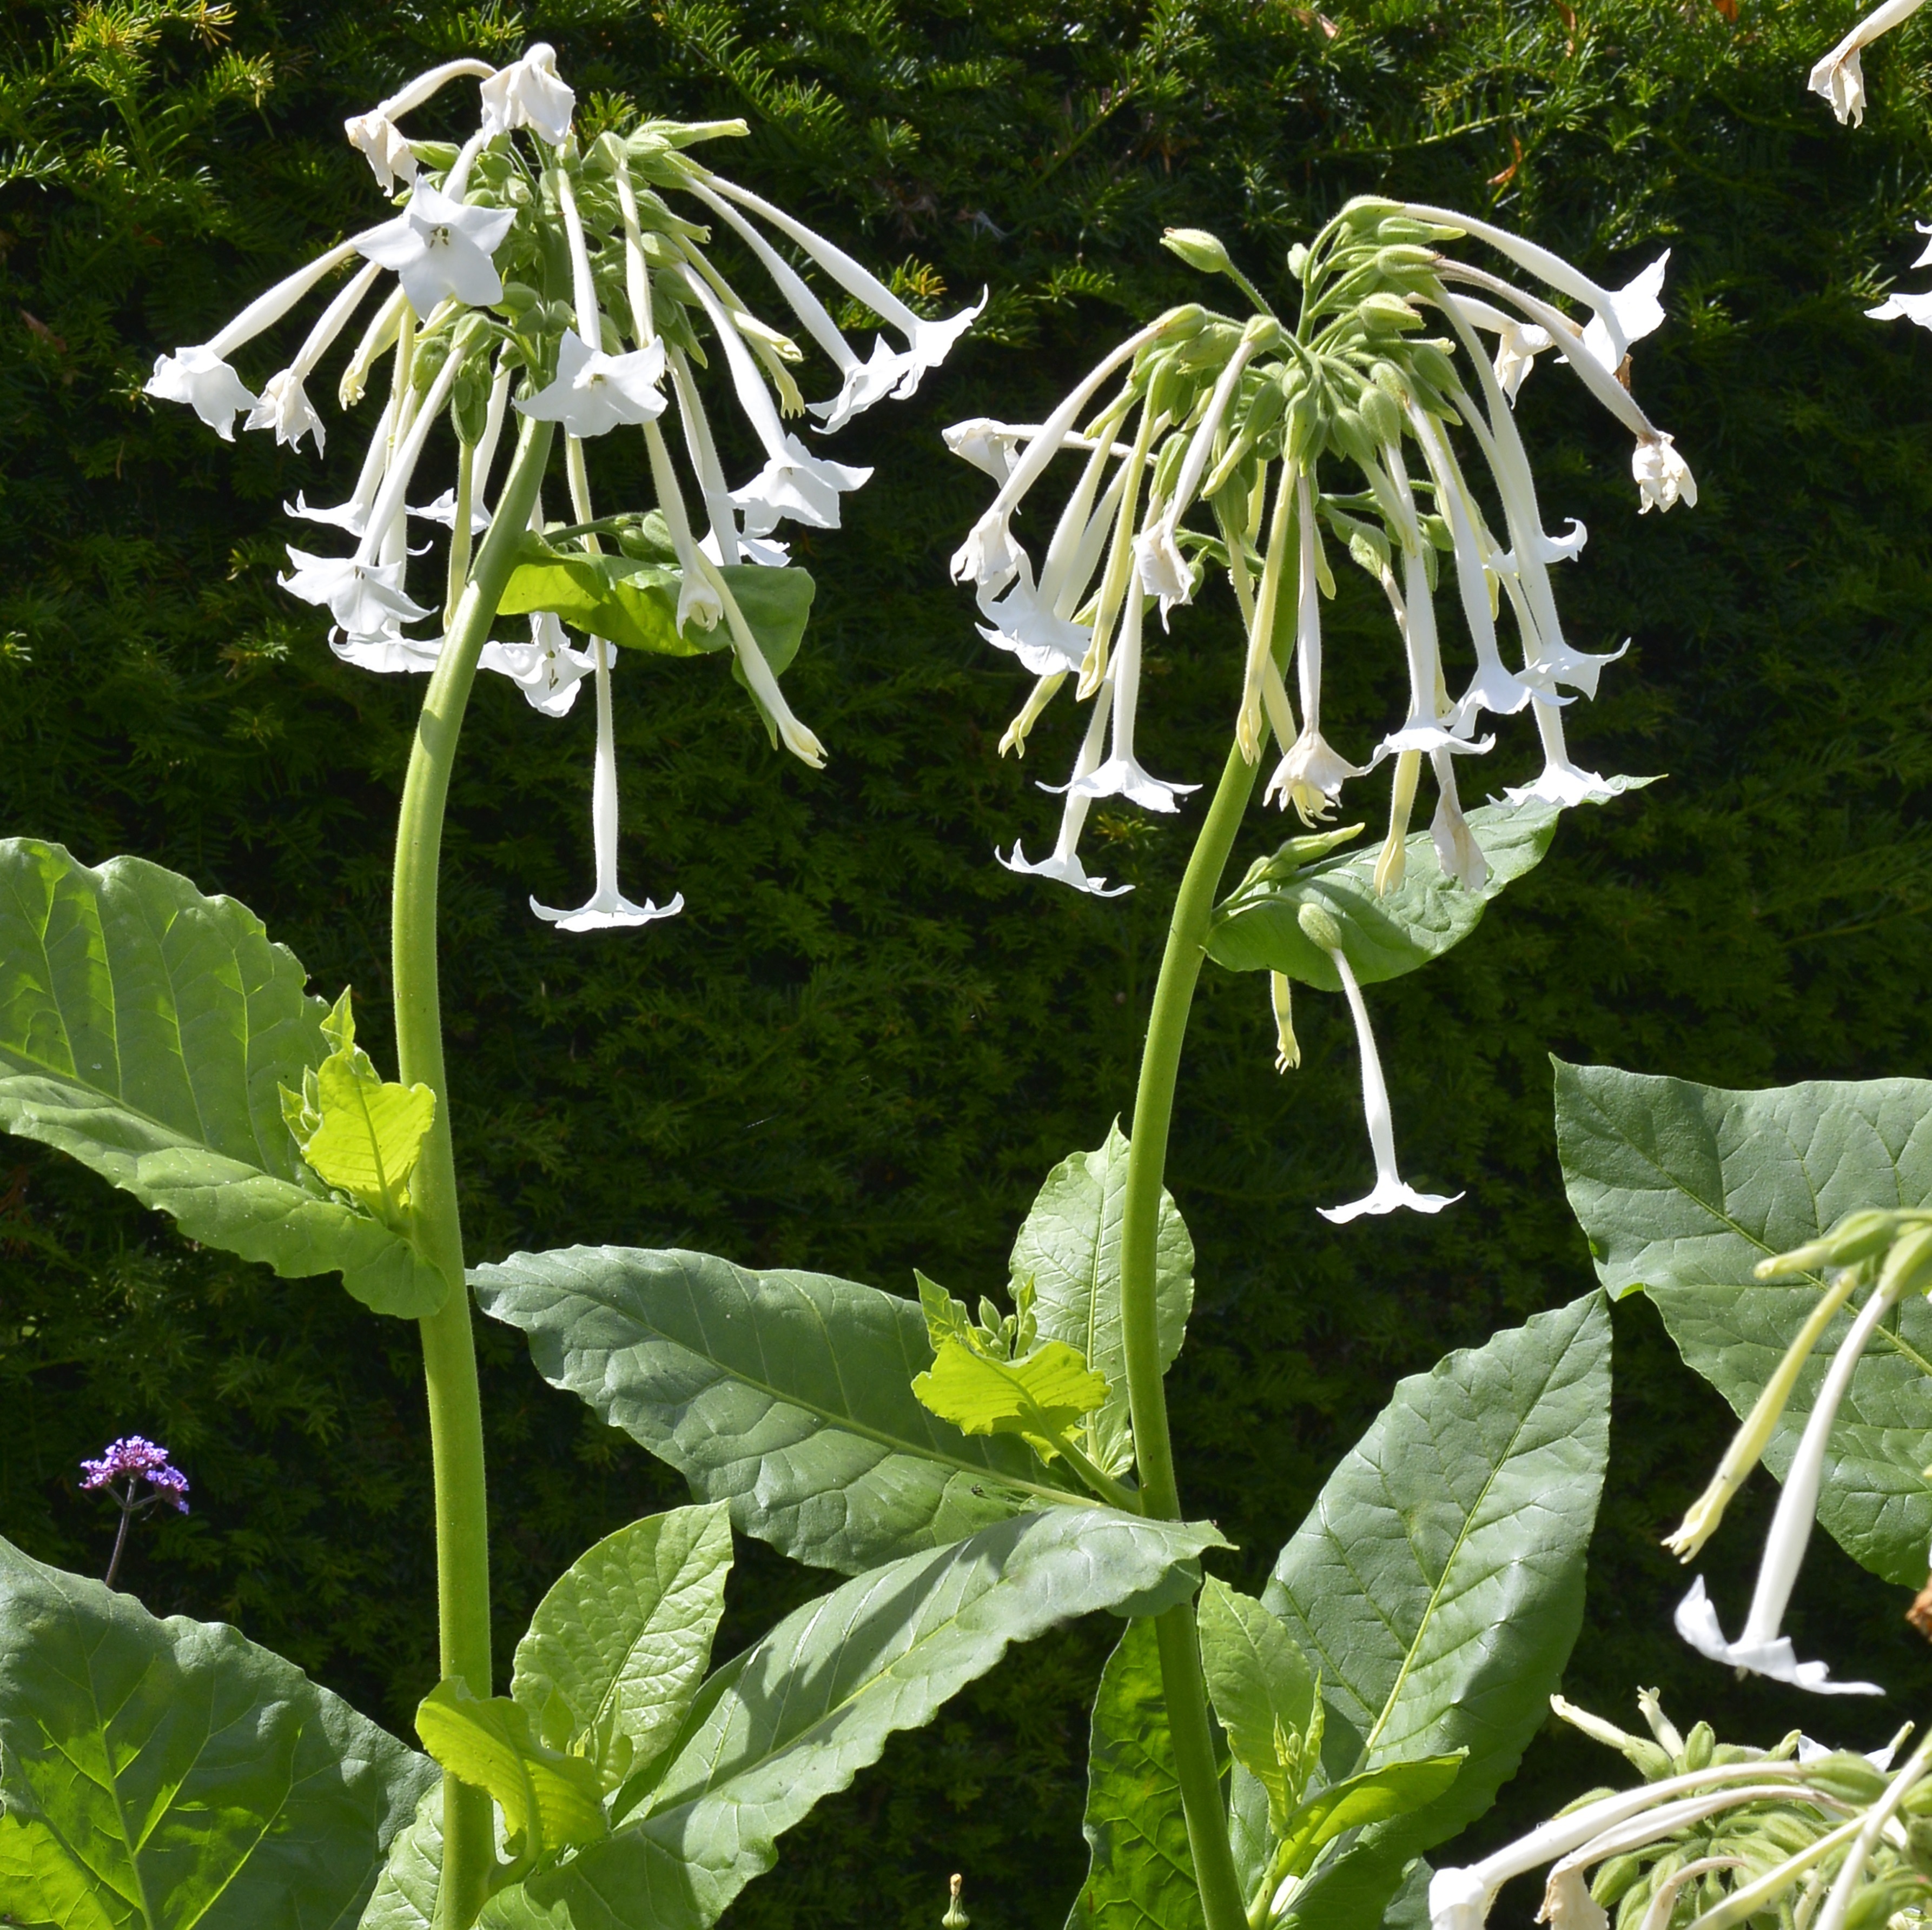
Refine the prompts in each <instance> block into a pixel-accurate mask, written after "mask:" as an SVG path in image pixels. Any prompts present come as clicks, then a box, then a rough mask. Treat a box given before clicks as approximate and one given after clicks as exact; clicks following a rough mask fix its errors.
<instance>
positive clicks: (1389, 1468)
mask: <svg viewBox="0 0 1932 1930" xmlns="http://www.w3.org/2000/svg"><path fill="white" fill-rule="evenodd" d="M1609 1434H1610V1318H1609V1315H1608V1314H1607V1311H1605V1308H1604V1302H1603V1298H1602V1296H1601V1294H1598V1293H1589V1294H1586V1295H1585V1296H1583V1298H1582V1299H1580V1300H1577V1301H1575V1302H1572V1303H1571V1305H1569V1306H1568V1307H1564V1308H1559V1309H1557V1310H1556V1311H1553V1312H1551V1313H1547V1314H1538V1315H1537V1316H1536V1317H1535V1318H1534V1319H1533V1320H1531V1321H1529V1323H1528V1324H1527V1325H1526V1326H1521V1327H1516V1328H1513V1329H1510V1330H1508V1332H1503V1333H1500V1334H1498V1335H1496V1337H1495V1338H1493V1340H1491V1341H1490V1342H1489V1343H1488V1344H1487V1345H1486V1346H1484V1347H1478V1348H1475V1349H1472V1350H1467V1351H1463V1352H1458V1353H1452V1354H1450V1355H1449V1356H1448V1357H1447V1358H1446V1359H1443V1360H1442V1361H1440V1362H1438V1363H1437V1364H1436V1366H1435V1367H1434V1368H1432V1369H1431V1370H1430V1371H1429V1372H1428V1373H1427V1374H1415V1375H1412V1376H1411V1377H1409V1379H1408V1380H1404V1381H1403V1382H1402V1383H1401V1384H1400V1386H1398V1387H1397V1389H1396V1391H1395V1394H1394V1397H1393V1398H1391V1401H1390V1402H1389V1404H1388V1406H1387V1407H1385V1408H1384V1409H1383V1410H1382V1413H1381V1414H1380V1415H1379V1416H1377V1417H1376V1421H1375V1422H1374V1424H1373V1425H1372V1426H1371V1427H1370V1429H1369V1431H1368V1432H1367V1434H1364V1436H1363V1437H1362V1438H1361V1440H1360V1441H1359V1442H1358V1443H1356V1445H1355V1447H1353V1448H1352V1449H1350V1451H1349V1453H1348V1455H1346V1457H1344V1458H1343V1461H1342V1464H1341V1465H1340V1467H1337V1469H1336V1470H1335V1472H1334V1473H1333V1474H1332V1475H1331V1476H1330V1477H1329V1479H1328V1484H1327V1485H1326V1486H1325V1487H1324V1488H1323V1489H1322V1494H1321V1496H1320V1498H1319V1500H1317V1501H1316V1504H1315V1507H1314V1509H1313V1511H1312V1512H1311V1513H1310V1515H1309V1518H1308V1519H1307V1521H1304V1523H1303V1524H1302V1525H1301V1528H1300V1529H1299V1530H1298V1531H1297V1532H1296V1533H1295V1538H1294V1539H1293V1540H1292V1541H1291V1542H1289V1544H1288V1545H1287V1547H1286V1548H1283V1551H1282V1552H1281V1555H1280V1559H1279V1560H1277V1562H1276V1563H1275V1567H1274V1575H1273V1576H1272V1577H1271V1579H1270V1581H1269V1582H1268V1587H1267V1590H1265V1593H1264V1594H1263V1596H1262V1600H1263V1602H1265V1604H1266V1605H1267V1606H1268V1608H1271V1609H1273V1610H1274V1612H1275V1613H1276V1614H1278V1615H1279V1616H1280V1617H1281V1618H1282V1619H1283V1621H1285V1622H1286V1623H1287V1624H1288V1626H1289V1632H1290V1633H1291V1634H1292V1635H1294V1636H1295V1640H1296V1641H1297V1642H1298V1644H1300V1646H1301V1650H1302V1653H1304V1655H1305V1656H1307V1658H1308V1659H1309V1661H1310V1662H1311V1663H1312V1664H1313V1665H1314V1666H1315V1667H1316V1668H1317V1669H1318V1670H1319V1673H1320V1675H1321V1678H1322V1695H1323V1698H1324V1700H1325V1701H1326V1703H1327V1704H1328V1728H1327V1733H1326V1735H1325V1738H1324V1742H1323V1748H1322V1761H1323V1767H1324V1768H1325V1770H1326V1772H1327V1774H1328V1781H1329V1782H1330V1783H1331V1784H1334V1783H1340V1782H1345V1781H1346V1780H1347V1779H1349V1778H1350V1777H1352V1776H1359V1775H1361V1774H1362V1773H1364V1771H1366V1770H1374V1769H1379V1768H1381V1767H1383V1766H1384V1765H1385V1764H1389V1763H1393V1762H1400V1761H1413V1760H1415V1759H1416V1758H1421V1757H1427V1756H1445V1755H1450V1754H1452V1753H1453V1752H1454V1751H1456V1750H1457V1749H1467V1750H1468V1751H1469V1755H1468V1758H1467V1759H1466V1761H1465V1763H1464V1764H1463V1769H1462V1771H1461V1773H1460V1775H1458V1776H1457V1778H1456V1779H1455V1781H1454V1782H1453V1783H1452V1784H1451V1786H1450V1788H1449V1789H1448V1791H1447V1793H1446V1794H1443V1795H1442V1796H1439V1797H1437V1798H1436V1800H1433V1801H1432V1802H1430V1803H1427V1804H1426V1805H1424V1806H1423V1807H1422V1808H1421V1809H1419V1810H1418V1811H1417V1812H1415V1813H1414V1814H1413V1815H1409V1816H1406V1817H1404V1818H1401V1819H1400V1820H1399V1821H1394V1822H1391V1823H1387V1824H1376V1825H1373V1826H1372V1827H1370V1829H1368V1830H1365V1831H1364V1833H1363V1834H1362V1835H1361V1836H1360V1837H1358V1839H1356V1845H1357V1849H1356V1854H1358V1855H1361V1854H1364V1853H1365V1852H1368V1851H1373V1852H1374V1854H1373V1856H1369V1857H1367V1858H1366V1860H1365V1861H1364V1863H1363V1864H1362V1865H1361V1868H1362V1869H1363V1870H1364V1875H1367V1874H1369V1872H1370V1867H1371V1866H1373V1867H1374V1868H1375V1869H1379V1871H1380V1872H1381V1875H1385V1876H1386V1878H1387V1881H1388V1888H1387V1890H1385V1891H1384V1892H1383V1893H1382V1899H1381V1902H1377V1903H1376V1904H1375V1905H1374V1906H1373V1907H1374V1908H1375V1910H1376V1912H1377V1913H1378V1914H1376V1915H1375V1916H1373V1917H1368V1918H1367V1919H1366V1921H1367V1923H1368V1924H1370V1925H1373V1924H1374V1923H1377V1922H1379V1911H1380V1908H1381V1907H1382V1903H1385V1902H1387V1900H1388V1896H1389V1895H1391V1894H1392V1893H1393V1892H1394V1888H1395V1887H1396V1885H1397V1884H1398V1883H1399V1882H1400V1880H1401V1877H1402V1875H1403V1869H1404V1867H1405V1866H1406V1863H1407V1861H1408V1860H1409V1858H1411V1857H1414V1856H1415V1854H1418V1852H1419V1851H1423V1850H1426V1849H1427V1848H1429V1847H1430V1845H1432V1844H1434V1843H1439V1842H1442V1840H1443V1839H1445V1838H1446V1837H1448V1836H1450V1835H1451V1834H1452V1833H1454V1831H1455V1830H1457V1829H1459V1828H1460V1827H1462V1825H1463V1824H1465V1823H1466V1822H1467V1821H1469V1820H1470V1818H1472V1817H1475V1816H1479V1815H1481V1814H1482V1812H1484V1810H1485V1809H1487V1808H1488V1807H1489V1806H1490V1800H1491V1799H1492V1798H1493V1797H1494V1796H1495V1794H1496V1791H1497V1789H1498V1788H1499V1786H1500V1785H1501V1784H1502V1782H1503V1781H1504V1779H1505V1778H1506V1777H1507V1776H1509V1775H1510V1774H1511V1772H1512V1771H1513V1770H1514V1769H1515V1767H1516V1766H1517V1762H1518V1761H1520V1758H1521V1757H1522V1754H1523V1748H1524V1746H1525V1745H1526V1743H1528V1742H1529V1738H1530V1737H1531V1736H1532V1734H1535V1731H1536V1728H1537V1727H1538V1725H1539V1724H1540V1723H1541V1722H1542V1721H1543V1720H1544V1716H1546V1714H1547V1711H1548V1706H1549V1697H1550V1693H1551V1692H1552V1691H1553V1689H1556V1686H1557V1685H1558V1683H1559V1679H1560V1677H1561V1675H1562V1669H1563V1665H1564V1663H1565V1660H1566V1659H1568V1656H1569V1653H1570V1648H1571V1644H1572V1643H1573V1642H1574V1641H1575V1640H1576V1638H1577V1629H1578V1628H1579V1626H1580V1624H1581V1622H1582V1618H1583V1578H1584V1563H1585V1554H1586V1550H1587V1548H1588V1547H1589V1539H1590V1531H1591V1528H1592V1524H1594V1522H1595V1518H1596V1512H1597V1502H1598V1497H1599V1495H1600V1494H1601V1491H1602V1487H1603V1479H1604V1462H1605V1458H1606V1456H1607V1452H1608V1447H1609ZM1351 1860H1352V1859H1351ZM1381 1875H1379V1876H1377V1877H1376V1882H1378V1883H1379V1881H1381ZM1338 1876H1339V1871H1338ZM1312 1887H1313V1886H1312V1885H1311V1888H1312ZM1375 1887H1376V1885H1375V1884H1373V1883H1371V1884H1368V1885H1367V1889H1368V1890H1373V1889H1374V1888H1375ZM1337 1907H1338V1908H1339V1903H1338V1905H1337ZM1361 1907H1362V1908H1368V1907H1369V1906H1368V1905H1367V1904H1366V1903H1364V1905H1362V1906H1361ZM1337 1921H1338V1922H1340V1921H1341V1919H1340V1918H1338V1919H1337ZM1349 1921H1351V1922H1352V1921H1353V1918H1350V1919H1349Z"/></svg>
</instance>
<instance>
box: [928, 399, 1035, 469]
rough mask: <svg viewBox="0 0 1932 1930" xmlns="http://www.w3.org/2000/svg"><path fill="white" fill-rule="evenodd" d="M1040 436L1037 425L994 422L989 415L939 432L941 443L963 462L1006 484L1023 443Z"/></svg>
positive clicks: (972, 417) (957, 423)
mask: <svg viewBox="0 0 1932 1930" xmlns="http://www.w3.org/2000/svg"><path fill="white" fill-rule="evenodd" d="M1039 434H1040V424H1038V423H1037V422H1034V423H1015V422H995V421H994V420H993V418H992V417H991V416H990V415H974V416H971V417H969V418H968V420H966V421H964V422H956V423H954V424H953V426H952V427H951V428H950V429H942V430H941V431H940V432H939V436H940V440H941V442H944V444H945V445H946V446H947V448H948V449H950V451H952V453H953V454H954V455H956V456H957V457H959V458H960V459H961V460H962V461H964V462H968V463H971V464H972V465H973V466H974V468H975V469H978V470H980V471H981V472H983V473H984V474H986V475H989V476H991V477H992V479H993V480H994V481H995V482H996V483H1003V482H1004V481H1006V479H1007V477H1009V476H1010V475H1012V474H1013V470H1014V469H1015V467H1016V465H1017V464H1018V463H1019V446H1020V445H1021V444H1022V442H1031V441H1032V440H1033V439H1034V438H1035V437H1037V436H1038V435H1039Z"/></svg>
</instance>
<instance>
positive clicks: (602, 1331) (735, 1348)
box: [471, 1247, 1068, 1574]
mask: <svg viewBox="0 0 1932 1930" xmlns="http://www.w3.org/2000/svg"><path fill="white" fill-rule="evenodd" d="M471 1278H472V1281H474V1283H475V1290H476V1296H477V1299H478V1302H479V1303H480V1304H481V1306H482V1308H483V1311H484V1312H485V1313H487V1314H490V1316H491V1317H493V1319H496V1320H503V1321H505V1322H507V1323H508V1324H509V1325H510V1326H514V1327H520V1328H521V1329H523V1332H524V1333H525V1334H526V1335H527V1336H528V1338H529V1345H530V1357H531V1358H532V1359H533V1360H534V1361H535V1363H536V1367H537V1371H538V1373H539V1374H541V1375H542V1376H543V1377H544V1379H545V1380H547V1381H549V1382H550V1383H551V1384H552V1385H553V1386H558V1387H563V1388H568V1389H569V1390H570V1392H572V1393H573V1394H578V1395H582V1396H583V1398H584V1399H585V1400H586V1401H589V1404H591V1406H592V1407H594V1408H595V1409H596V1410H597V1412H598V1413H599V1414H601V1415H602V1416H603V1417H604V1419H605V1420H607V1421H608V1422H610V1424H611V1425H613V1427H619V1428H623V1429H624V1430H625V1432H626V1433H627V1434H630V1435H631V1437H632V1438H633V1439H634V1440H637V1441H640V1442H641V1443H643V1446H646V1447H647V1448H648V1449H650V1451H651V1452H652V1453H653V1454H655V1455H658V1456H659V1457H660V1458H662V1459H663V1460H665V1461H669V1462H670V1464H671V1465H672V1466H673V1467H675V1468H676V1469H677V1470H678V1471H679V1473H681V1474H682V1475H683V1476H685V1479H687V1480H688V1481H689V1482H690V1483H691V1486H692V1488H694V1490H695V1491H696V1492H697V1494H698V1496H699V1497H700V1499H701V1500H706V1501H729V1502H730V1504H731V1518H732V1521H733V1523H734V1524H736V1526H737V1527H738V1528H739V1530H741V1531H742V1532H743V1533H745V1534H748V1535H755V1536H757V1537H758V1538H759V1539H760V1540H761V1541H766V1542H770V1543H771V1544H772V1546H773V1547H774V1548H778V1550H780V1551H781V1552H782V1553H784V1554H788V1555H791V1556H793V1557H795V1558H796V1560H799V1561H805V1562H810V1563H813V1564H814V1566H818V1567H820V1568H835V1569H842V1570H843V1571H844V1572H846V1573H847V1574H852V1573H856V1572H859V1570H861V1569H865V1568H869V1567H871V1566H875V1565H876V1564H877V1563H880V1562H881V1561H887V1560H893V1559H894V1558H895V1557H898V1556H901V1555H904V1554H914V1553H917V1552H919V1551H923V1550H926V1549H930V1548H938V1547H941V1546H944V1545H945V1544H946V1543H947V1542H955V1541H958V1540H960V1539H962V1538H963V1537H964V1536H968V1535H970V1534H971V1533H974V1531H975V1530H978V1529H980V1528H983V1527H986V1526H987V1525H988V1524H990V1523H992V1522H995V1521H1001V1520H1003V1519H1005V1518H1007V1517H1009V1516H1011V1515H1015V1514H1017V1513H1019V1512H1021V1511H1022V1509H1026V1508H1028V1507H1037V1506H1039V1505H1040V1503H1041V1502H1042V1501H1043V1500H1044V1501H1059V1500H1065V1499H1067V1498H1068V1497H1067V1496H1066V1494H1064V1491H1062V1490H1061V1488H1058V1487H1056V1486H1055V1485H1052V1482H1050V1481H1049V1478H1048V1476H1047V1475H1046V1471H1045V1470H1043V1468H1042V1467H1041V1466H1040V1463H1039V1462H1038V1461H1037V1460H1036V1459H1035V1458H1034V1456H1033V1455H1032V1454H1031V1452H1029V1451H1028V1449H1027V1448H1026V1447H1025V1446H1023V1445H1022V1443H1020V1442H1019V1441H1018V1440H1015V1439H1014V1438H1013V1437H1011V1436H1010V1435H1004V1434H993V1435H985V1436H980V1437H974V1438H972V1439H969V1438H968V1437H967V1436H965V1434H962V1433H961V1432H960V1431H959V1429H958V1428H955V1427H953V1426H952V1425H950V1424H949V1423H947V1422H944V1421H942V1420H941V1419H939V1417H938V1416H937V1415H935V1414H933V1413H930V1412H929V1410H927V1409H926V1408H925V1407H922V1406H921V1405H920V1404H919V1402H918V1401H916V1399H914V1398H913V1392H912V1381H913V1376H914V1375H916V1374H919V1373H922V1372H923V1371H925V1370H926V1368H929V1366H931V1365H932V1359H933V1350H932V1342H931V1341H930V1340H929V1338H927V1335H926V1320H925V1317H924V1316H923V1314H921V1312H920V1311H919V1306H918V1304H917V1303H916V1302H914V1301H911V1300H902V1299H899V1298H898V1296H897V1295H895V1294H892V1293H881V1292H880V1290H878V1289H877V1287H861V1286H859V1285H857V1284H855V1283H854V1282H853V1281H849V1280H835V1279H833V1278H831V1277H830V1276H829V1275H826V1274H822V1273H794V1272H770V1273H754V1272H751V1271H750V1270H749V1269H747V1268H745V1267H742V1266H733V1264H732V1263H731V1262H730V1261H729V1260H719V1259H717V1258H715V1257H713V1256H712V1255H711V1254H703V1253H683V1252H679V1251H675V1250H673V1251H666V1252H652V1251H646V1250H643V1249H641V1248H634V1247H571V1248H565V1249H563V1250H562V1251H557V1252H554V1253H542V1254H525V1253H520V1254H512V1255H511V1257H510V1258H509V1259H508V1260H505V1261H504V1262H502V1264H501V1265H499V1266H481V1267H478V1269H476V1270H475V1273H474V1274H472V1276H471Z"/></svg>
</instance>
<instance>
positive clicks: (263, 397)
mask: <svg viewBox="0 0 1932 1930" xmlns="http://www.w3.org/2000/svg"><path fill="white" fill-rule="evenodd" d="M242 427H243V428H245V429H272V430H274V431H275V440H276V441H277V442H286V443H287V444H288V445H290V447H291V448H300V447H301V446H302V438H303V437H304V436H309V435H312V436H314V438H315V452H316V454H317V455H320V454H322V451H323V444H324V443H325V442H326V440H327V439H328V431H327V430H326V429H325V428H324V427H323V421H322V418H321V417H320V415H317V413H316V412H315V411H314V409H313V408H312V407H311V406H310V403H309V399H308V396H307V395H306V394H305V393H304V392H303V390H302V377H301V376H299V375H298V374H296V372H295V370H293V369H284V370H283V371H282V372H281V374H280V375H272V376H269V379H268V380H267V381H266V382H264V383H263V385H262V393H261V394H260V397H258V398H257V400H256V403H255V406H254V408H253V409H251V410H250V411H249V412H248V420H247V421H245V422H244V423H243V424H242Z"/></svg>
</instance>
